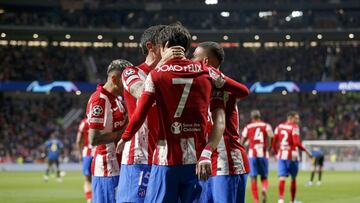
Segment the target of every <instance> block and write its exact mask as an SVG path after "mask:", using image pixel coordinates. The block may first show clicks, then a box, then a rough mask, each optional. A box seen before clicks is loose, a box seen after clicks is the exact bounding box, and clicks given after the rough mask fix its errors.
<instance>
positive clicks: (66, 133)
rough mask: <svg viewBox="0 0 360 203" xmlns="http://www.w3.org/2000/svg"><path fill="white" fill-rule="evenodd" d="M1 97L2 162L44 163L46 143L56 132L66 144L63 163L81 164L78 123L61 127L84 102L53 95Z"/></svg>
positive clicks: (0, 160)
mask: <svg viewBox="0 0 360 203" xmlns="http://www.w3.org/2000/svg"><path fill="white" fill-rule="evenodd" d="M14 94H16V95H12V96H4V95H0V97H1V99H0V109H1V111H0V122H1V127H0V128H1V136H0V163H6V162H14V163H19V164H21V163H41V162H43V161H44V158H45V154H44V144H45V141H46V140H48V139H49V138H50V134H51V133H53V132H57V133H58V135H59V136H58V139H60V140H61V141H62V142H63V144H64V150H63V156H62V157H63V161H64V162H71V161H74V160H76V161H78V157H79V153H78V152H77V151H76V150H75V149H76V147H75V146H76V145H75V139H76V130H77V127H78V126H77V125H78V122H75V123H74V124H73V125H70V126H69V127H68V128H67V129H63V128H62V124H63V122H64V121H63V117H64V116H65V114H66V113H68V112H69V111H70V109H71V108H73V107H74V106H79V103H81V102H80V101H79V100H78V99H77V98H69V97H64V95H63V94H60V93H57V94H51V95H25V94H19V93H14Z"/></svg>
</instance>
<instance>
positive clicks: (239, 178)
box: [202, 174, 248, 203]
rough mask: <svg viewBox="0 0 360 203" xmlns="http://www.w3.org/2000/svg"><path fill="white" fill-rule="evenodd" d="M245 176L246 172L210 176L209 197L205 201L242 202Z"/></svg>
mask: <svg viewBox="0 0 360 203" xmlns="http://www.w3.org/2000/svg"><path fill="white" fill-rule="evenodd" d="M247 176H248V174H241V175H224V176H212V177H210V179H209V186H210V193H211V195H210V196H211V198H210V199H209V200H207V202H214V203H223V202H229V203H232V202H234V203H235V202H236V203H244V202H245V192H246V182H247ZM202 196H203V195H202ZM207 196H209V195H207Z"/></svg>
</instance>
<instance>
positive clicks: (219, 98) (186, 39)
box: [86, 25, 249, 203]
mask: <svg viewBox="0 0 360 203" xmlns="http://www.w3.org/2000/svg"><path fill="white" fill-rule="evenodd" d="M190 40H191V36H190V33H189V32H188V30H187V29H186V28H184V27H183V26H181V25H172V26H164V25H158V26H153V27H150V28H148V29H147V30H146V31H145V32H144V34H143V36H142V38H141V48H142V51H143V53H144V54H145V56H146V59H145V62H144V63H143V64H140V65H139V66H133V65H132V64H131V63H130V62H127V61H125V60H123V59H119V60H115V61H113V62H112V63H111V64H110V66H109V67H108V71H107V73H108V77H107V81H106V83H105V84H104V85H98V87H97V90H96V91H95V92H94V93H93V94H92V96H91V97H90V99H89V102H88V106H87V120H86V122H87V124H88V128H89V130H88V136H89V141H90V142H89V144H90V145H92V146H96V150H95V155H94V158H93V160H92V168H91V169H92V170H91V171H92V192H93V202H99V203H106V202H111V203H113V202H203V201H207V202H208V201H214V202H224V201H225V202H244V197H245V184H246V174H247V172H248V171H249V167H248V160H247V157H246V155H245V150H244V148H243V147H242V146H241V145H240V144H239V143H238V140H239V139H240V136H239V134H238V133H237V131H236V130H235V129H237V127H238V122H237V107H236V103H237V101H238V99H241V98H243V97H246V96H247V95H248V94H249V90H248V88H247V87H246V86H244V85H242V84H240V83H238V82H236V81H234V80H232V79H230V78H228V77H226V76H224V75H223V74H222V73H221V72H220V71H219V70H218V69H217V68H219V66H220V64H221V63H222V61H223V55H222V56H221V54H220V55H219V53H221V52H222V53H223V50H222V49H221V48H220V46H219V45H218V44H208V45H206V44H203V45H202V46H200V48H199V49H198V51H197V54H201V56H199V55H196V53H194V60H189V59H187V58H186V57H185V53H186V52H187V51H188V49H189V47H190V42H191V41H190ZM196 56H197V57H196ZM118 96H121V97H123V98H124V100H125V104H126V105H125V104H123V103H122V102H121V101H120V100H119V99H118ZM228 98H231V100H228ZM209 109H212V119H213V122H211V120H212V119H211V113H210V111H209ZM234 113H236V116H234ZM235 117H236V118H235ZM127 118H128V119H129V124H128V125H127V127H126V130H125V132H124V133H123V130H124V128H125V126H126V123H127ZM227 122H229V124H228V123H227ZM225 123H226V124H225ZM210 125H211V126H212V130H211V131H209V129H211V126H210ZM120 138H121V139H120ZM119 140H120V141H119ZM116 142H117V149H116V151H115V143H116ZM219 143H220V145H221V146H222V147H220V148H217V146H218V144H219ZM236 143H237V144H236ZM229 147H230V148H229ZM120 157H121V158H120ZM120 160H121V166H120ZM218 166H221V169H218V168H217V167H218ZM120 169H121V170H120ZM219 170H220V171H219ZM211 175H212V176H213V177H210V179H209V180H208V178H209V176H211ZM216 176H221V177H220V178H219V179H217V178H215V177H216ZM199 179H201V180H203V182H199ZM207 180H208V181H207ZM220 189H222V190H221V194H220V193H219V195H216V197H215V196H212V195H211V194H212V193H211V191H212V190H219V192H220ZM116 191H117V194H116ZM229 193H231V195H232V198H231V199H227V198H228V196H229V195H228V194H229ZM216 198H219V199H218V200H217V199H216Z"/></svg>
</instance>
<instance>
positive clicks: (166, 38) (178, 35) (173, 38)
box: [157, 24, 191, 52]
mask: <svg viewBox="0 0 360 203" xmlns="http://www.w3.org/2000/svg"><path fill="white" fill-rule="evenodd" d="M166 42H169V47H171V46H182V47H184V49H185V52H186V51H187V50H188V49H189V48H190V42H191V36H190V33H189V31H188V30H187V29H186V28H185V27H184V26H182V25H178V24H177V25H168V26H166V27H165V28H163V29H162V30H161V31H160V33H159V36H158V38H157V43H159V44H161V45H162V46H163V47H164V46H165V44H166Z"/></svg>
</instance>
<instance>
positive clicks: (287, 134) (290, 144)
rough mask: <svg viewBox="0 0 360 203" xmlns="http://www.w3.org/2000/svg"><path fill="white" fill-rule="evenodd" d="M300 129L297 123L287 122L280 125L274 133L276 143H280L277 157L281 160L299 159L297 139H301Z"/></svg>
mask: <svg viewBox="0 0 360 203" xmlns="http://www.w3.org/2000/svg"><path fill="white" fill-rule="evenodd" d="M296 136H298V137H296ZM299 136H300V129H299V126H298V125H297V124H295V123H291V122H285V123H281V124H280V125H278V126H277V127H276V129H275V133H274V143H275V145H276V146H277V145H278V144H279V150H278V153H277V158H278V159H281V160H293V161H295V160H299V151H298V149H297V146H296V143H295V142H296V140H295V139H297V140H298V139H299Z"/></svg>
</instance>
